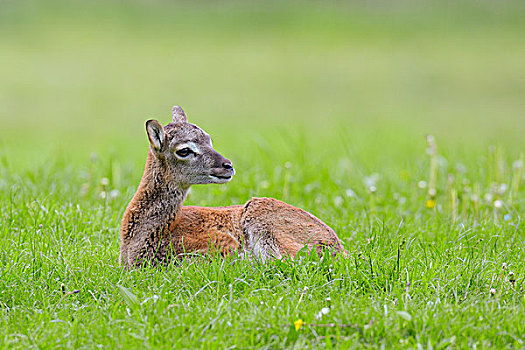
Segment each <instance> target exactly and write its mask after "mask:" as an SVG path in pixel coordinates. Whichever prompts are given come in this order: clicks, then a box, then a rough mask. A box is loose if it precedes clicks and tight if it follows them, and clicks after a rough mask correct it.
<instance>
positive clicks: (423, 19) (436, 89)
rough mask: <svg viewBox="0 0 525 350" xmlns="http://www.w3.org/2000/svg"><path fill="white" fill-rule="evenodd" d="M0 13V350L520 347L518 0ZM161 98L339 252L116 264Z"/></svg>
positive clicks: (232, 196) (206, 194) (242, 187)
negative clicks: (149, 125)
mask: <svg viewBox="0 0 525 350" xmlns="http://www.w3.org/2000/svg"><path fill="white" fill-rule="evenodd" d="M0 9H1V11H0V52H1V53H2V54H1V55H0V77H1V79H0V105H1V106H2V108H1V109H0V120H1V122H2V124H1V126H2V127H1V129H0V310H1V317H0V329H1V330H2V331H1V332H0V348H44V349H45V348H53V349H54V348H97V347H100V348H188V349H189V348H221V349H223V348H233V347H237V348H242V349H244V348H272V349H274V348H292V347H296V348H330V347H332V348H354V347H371V348H376V347H384V348H418V347H422V348H424V349H430V348H433V349H443V348H473V347H476V348H494V347H497V348H523V347H525V285H524V281H525V277H524V276H525V266H524V261H525V232H524V228H523V223H522V219H523V214H524V213H525V187H524V185H523V184H524V183H525V179H524V176H523V174H524V173H523V170H520V167H519V164H522V163H523V154H524V152H525V141H524V140H525V139H524V138H523V135H525V117H524V116H525V105H524V104H523V96H524V93H525V66H524V65H523V62H524V60H525V50H524V46H523V44H522V41H523V39H522V38H523V37H524V35H525V23H523V21H522V20H521V19H522V18H523V15H524V14H525V11H524V10H525V9H524V7H523V4H522V3H521V2H518V1H516V2H512V1H509V2H504V3H503V2H502V3H498V6H496V5H495V4H493V3H491V2H459V3H455V4H452V3H447V2H420V3H418V4H412V3H410V2H400V3H398V4H396V5H390V4H388V3H382V2H376V3H354V4H351V5H349V4H344V3H338V2H336V3H331V4H327V3H316V2H308V3H306V5H304V4H302V3H301V4H299V3H296V2H286V3H277V2H265V3H264V4H256V3H254V2H243V3H234V2H233V3H230V2H225V3H220V4H219V3H217V4H214V3H207V2H204V3H202V4H192V3H178V4H168V3H166V2H163V1H155V2H151V3H149V2H141V1H135V2H129V3H126V4H125V3H120V2H107V3H96V2H95V3H92V4H84V3H83V2H76V1H69V2H36V1H31V2H14V1H12V2H3V3H1V4H0ZM173 104H181V105H182V106H183V107H184V108H185V110H186V112H187V113H188V116H189V119H190V120H191V121H193V122H195V123H197V124H198V125H200V126H202V127H203V128H204V129H206V130H207V131H208V132H209V133H210V134H211V135H212V137H213V139H214V145H215V147H216V148H217V149H218V150H219V151H220V152H221V153H222V154H223V155H224V156H226V157H228V158H229V159H231V160H232V161H233V163H234V165H235V168H236V170H237V175H236V176H235V178H234V180H233V181H232V182H231V183H229V184H227V185H220V186H219V185H209V186H195V187H194V188H192V191H191V193H190V195H189V197H188V200H187V204H195V205H206V206H222V205H230V204H239V203H243V202H245V201H247V200H248V199H249V198H251V197H252V196H268V197H275V198H278V199H281V200H284V201H286V202H288V203H290V204H293V205H296V206H299V207H301V208H304V209H306V210H308V211H310V212H312V213H314V214H315V215H316V216H318V217H320V218H322V219H323V220H324V221H325V222H326V223H328V224H329V225H330V226H331V227H332V228H334V230H335V231H336V232H337V233H338V235H339V237H340V238H341V239H342V240H343V242H344V244H345V247H346V248H347V250H348V251H349V252H350V258H349V259H348V260H332V259H331V258H328V257H325V258H322V259H319V258H318V257H315V256H308V255H307V254H303V255H301V256H300V257H298V258H297V259H296V260H294V261H290V260H284V261H272V262H267V263H264V264H262V263H259V262H257V261H250V260H235V259H234V258H229V259H217V258H214V257H212V258H206V259H204V258H203V259H202V260H197V261H183V262H181V263H180V264H179V265H177V266H168V267H164V268H155V269H153V268H145V269H141V270H134V271H125V270H123V269H122V268H121V267H119V266H118V262H117V261H118V251H119V241H118V230H119V224H120V218H121V217H122V214H123V211H124V209H125V206H126V204H127V203H128V201H129V200H130V198H131V196H132V195H133V193H134V191H135V189H136V187H137V185H138V182H139V180H140V176H141V174H142V170H143V164H144V161H145V156H146V151H147V145H148V143H147V139H146V136H145V132H144V122H145V120H147V119H149V118H151V117H156V118H158V119H159V121H161V122H162V123H166V122H168V121H169V110H170V107H171V105H173ZM428 133H430V134H433V135H434V136H435V137H436V141H437V146H438V148H437V154H436V155H435V156H434V157H431V156H430V155H429V154H428V152H427V148H428V147H429V146H428V145H427V143H426V141H425V135H426V134H428ZM520 159H521V163H520ZM432 164H435V168H434V170H431V168H432ZM431 173H432V174H434V175H435V178H436V182H435V184H432V181H431V180H430V177H431V175H430V174H431ZM451 175H452V176H453V177H452V176H451ZM103 179H108V180H107V182H108V184H107V185H106V184H105V183H106V180H103ZM422 181H424V183H423V182H422ZM502 185H506V189H505V190H503V189H504V187H505V186H503V187H502ZM371 186H374V187H375V188H376V190H375V191H371V190H370V187H371ZM429 186H430V187H434V188H435V190H436V194H435V196H431V195H429ZM429 200H430V201H431V202H429ZM432 201H435V204H436V205H435V207H433V208H429V207H428V206H430V207H432V206H433V203H434V202H432ZM497 201H501V202H497ZM499 203H501V207H500V206H499ZM510 272H513V275H514V277H512V276H510V275H509V274H510ZM511 280H512V281H514V282H512V281H511ZM323 308H329V312H328V313H327V314H324V315H321V317H320V318H318V316H319V313H320V311H321V309H323ZM297 320H302V321H303V322H304V323H305V324H303V325H302V326H301V327H300V328H299V330H298V331H296V330H295V328H294V322H296V321H297Z"/></svg>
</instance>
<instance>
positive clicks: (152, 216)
mask: <svg viewBox="0 0 525 350" xmlns="http://www.w3.org/2000/svg"><path fill="white" fill-rule="evenodd" d="M146 131H147V134H148V138H149V142H150V148H149V152H148V157H147V159H146V167H145V170H144V175H143V176H142V180H141V182H140V185H139V187H138V189H137V192H136V193H135V195H134V196H133V199H132V200H131V202H130V203H129V205H128V207H127V209H126V212H125V213H124V217H123V219H122V226H121V229H120V238H121V246H120V264H122V265H124V266H126V267H134V266H140V265H142V264H144V263H148V264H153V265H157V264H159V263H161V264H165V263H167V262H169V261H170V260H172V258H177V257H181V256H183V254H186V253H207V252H218V253H220V254H222V255H227V254H229V253H232V252H238V253H240V254H242V255H245V256H255V257H257V258H259V259H261V260H265V259H268V258H282V257H285V256H290V257H292V258H293V257H295V255H296V253H297V252H298V251H299V250H300V249H301V248H303V247H304V246H307V248H308V249H313V248H315V249H316V251H319V252H321V251H323V250H330V251H331V252H332V253H333V254H341V255H344V256H346V255H347V252H346V251H345V250H344V248H343V246H342V244H341V241H340V240H339V238H338V237H337V235H336V234H335V232H334V231H333V230H332V229H331V228H330V227H328V226H327V225H326V224H325V223H323V222H322V221H321V220H319V219H318V218H316V217H315V216H313V215H312V214H310V213H308V212H306V211H304V210H301V209H299V208H296V207H293V206H291V205H289V204H286V203H283V202H281V201H278V200H276V199H272V198H252V199H250V200H249V201H248V202H246V204H244V205H234V206H229V207H217V208H211V207H196V206H183V205H182V203H183V202H184V199H185V197H186V194H187V193H188V190H189V188H190V186H191V185H196V184H211V183H218V184H220V183H226V182H229V181H230V180H231V179H232V177H233V175H234V174H235V170H234V169H233V166H232V163H231V162H230V161H229V160H228V159H226V158H224V157H223V156H222V155H220V154H219V153H218V152H217V151H215V150H214V149H213V146H212V142H211V138H210V136H209V135H208V134H207V133H206V132H204V131H203V130H202V129H201V128H199V127H198V126H196V125H193V124H190V123H188V122H187V119H186V115H185V113H184V111H183V110H182V108H180V107H179V106H175V107H173V122H172V123H170V124H168V125H166V126H164V127H162V125H161V124H160V123H159V122H158V121H156V120H148V121H147V122H146Z"/></svg>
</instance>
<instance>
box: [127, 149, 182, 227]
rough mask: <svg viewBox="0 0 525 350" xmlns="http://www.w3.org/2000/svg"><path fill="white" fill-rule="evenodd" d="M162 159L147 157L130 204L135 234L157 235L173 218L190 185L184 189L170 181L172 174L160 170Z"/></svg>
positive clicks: (162, 168)
mask: <svg viewBox="0 0 525 350" xmlns="http://www.w3.org/2000/svg"><path fill="white" fill-rule="evenodd" d="M161 161H162V160H158V159H156V158H155V157H154V156H153V155H152V154H149V155H148V159H147V161H146V168H145V170H144V175H143V176H142V180H141V182H140V185H139V189H138V191H137V193H136V194H135V197H134V198H133V200H132V202H134V203H135V205H136V208H137V209H138V210H136V211H135V215H136V216H135V218H134V219H135V220H133V221H134V222H135V224H136V226H137V227H135V228H134V229H135V230H136V231H146V232H156V231H158V229H163V228H165V227H167V225H169V223H170V222H171V221H173V220H174V219H175V217H176V216H177V214H178V213H179V211H180V209H181V207H182V203H183V202H184V199H185V198H186V195H187V193H188V190H189V186H187V187H183V186H181V185H180V184H178V183H177V181H174V180H173V176H172V174H169V173H166V171H165V169H166V168H165V167H161V164H160V162H161Z"/></svg>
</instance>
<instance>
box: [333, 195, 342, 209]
mask: <svg viewBox="0 0 525 350" xmlns="http://www.w3.org/2000/svg"><path fill="white" fill-rule="evenodd" d="M343 203H344V200H343V197H341V196H337V197H335V198H334V205H335V206H336V207H340V206H341V205H343Z"/></svg>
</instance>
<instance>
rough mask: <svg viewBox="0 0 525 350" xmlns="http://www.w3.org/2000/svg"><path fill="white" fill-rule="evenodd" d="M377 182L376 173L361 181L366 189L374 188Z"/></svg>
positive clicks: (377, 175) (377, 176)
mask: <svg viewBox="0 0 525 350" xmlns="http://www.w3.org/2000/svg"><path fill="white" fill-rule="evenodd" d="M377 180H379V174H378V173H373V174H372V175H370V176H365V178H364V179H363V182H364V183H365V186H366V187H367V188H370V187H375V186H376V184H377Z"/></svg>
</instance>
